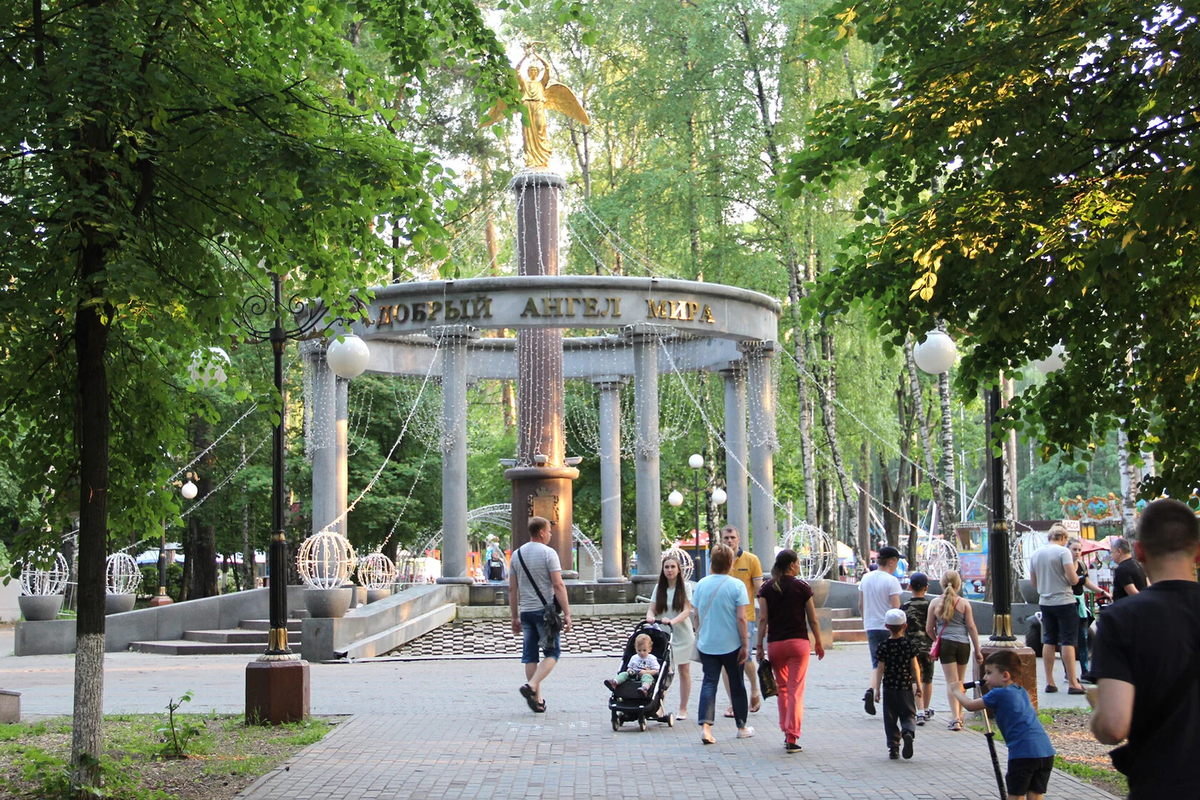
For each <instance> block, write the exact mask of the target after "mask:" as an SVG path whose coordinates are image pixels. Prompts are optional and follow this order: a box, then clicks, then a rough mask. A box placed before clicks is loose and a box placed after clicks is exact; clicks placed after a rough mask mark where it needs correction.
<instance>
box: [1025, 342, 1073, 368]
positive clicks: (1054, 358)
mask: <svg viewBox="0 0 1200 800" xmlns="http://www.w3.org/2000/svg"><path fill="white" fill-rule="evenodd" d="M1066 353H1067V348H1066V347H1064V346H1063V343H1062V342H1059V343H1058V344H1056V345H1054V347H1052V348H1050V355H1048V356H1046V357H1045V358H1043V359H1041V360H1040V361H1035V362H1033V366H1034V367H1035V368H1036V369H1037V371H1038V372H1040V373H1042V374H1043V375H1049V374H1050V373H1051V372H1058V371H1059V370H1060V369H1062V368H1063V367H1064V366H1066V363H1067V360H1066V358H1065V356H1066Z"/></svg>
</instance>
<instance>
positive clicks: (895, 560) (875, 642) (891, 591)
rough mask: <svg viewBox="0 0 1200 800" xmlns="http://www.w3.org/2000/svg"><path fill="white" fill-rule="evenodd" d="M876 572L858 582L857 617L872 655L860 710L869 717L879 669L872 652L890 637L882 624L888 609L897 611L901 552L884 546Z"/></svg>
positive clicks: (877, 559) (873, 710)
mask: <svg viewBox="0 0 1200 800" xmlns="http://www.w3.org/2000/svg"><path fill="white" fill-rule="evenodd" d="M875 563H876V564H878V565H879V569H875V570H872V571H871V572H868V573H867V574H866V575H863V577H862V580H860V581H859V582H858V613H859V614H861V615H862V621H863V630H865V631H866V632H867V647H868V649H869V650H870V651H871V681H872V683H871V688H869V689H867V691H866V694H864V695H863V708H864V709H866V712H867V713H868V714H874V713H875V686H874V680H875V668H876V667H877V666H878V665H879V661H878V660H877V659H876V656H875V651H876V650H877V649H878V648H879V645H880V643H881V642H885V641H887V639H888V637H890V636H891V635H892V634H891V632H890V631H889V630H888V629H887V625H886V624H885V623H884V616H885V615H886V614H887V612H888V609H890V608H899V607H900V581H898V580H896V567H897V565H898V564H899V563H900V551H899V550H897V549H896V548H894V547H891V546H887V547H881V548H879V557H878V558H876V559H875Z"/></svg>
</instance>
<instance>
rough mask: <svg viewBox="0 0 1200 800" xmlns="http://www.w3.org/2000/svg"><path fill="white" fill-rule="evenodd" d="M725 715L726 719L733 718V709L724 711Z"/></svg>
mask: <svg viewBox="0 0 1200 800" xmlns="http://www.w3.org/2000/svg"><path fill="white" fill-rule="evenodd" d="M725 716H726V717H727V718H728V719H733V717H734V713H733V709H732V708H731V709H729V710H728V711H726V712H725Z"/></svg>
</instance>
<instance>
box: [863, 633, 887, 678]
mask: <svg viewBox="0 0 1200 800" xmlns="http://www.w3.org/2000/svg"><path fill="white" fill-rule="evenodd" d="M890 638H892V632H891V631H889V630H887V629H886V628H885V629H884V630H881V631H878V630H876V631H867V649H868V650H870V651H871V668H872V669H874V668H875V667H878V666H879V657H878V656H877V655H876V651H878V650H879V645H881V644H882V643H884V642H886V641H887V640H888V639H890Z"/></svg>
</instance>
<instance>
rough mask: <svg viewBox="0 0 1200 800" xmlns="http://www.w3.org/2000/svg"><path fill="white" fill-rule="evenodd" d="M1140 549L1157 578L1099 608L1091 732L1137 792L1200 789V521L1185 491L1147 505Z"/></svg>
mask: <svg viewBox="0 0 1200 800" xmlns="http://www.w3.org/2000/svg"><path fill="white" fill-rule="evenodd" d="M1133 547H1134V551H1135V554H1136V555H1137V559H1138V561H1140V562H1142V565H1143V566H1144V567H1145V569H1146V575H1147V577H1148V578H1149V579H1150V580H1151V581H1153V584H1152V585H1150V586H1148V587H1147V588H1146V590H1145V591H1141V592H1138V593H1137V595H1135V596H1133V597H1126V598H1125V599H1124V600H1122V601H1121V602H1119V603H1115V604H1113V605H1112V606H1111V607H1110V608H1108V609H1106V610H1105V611H1104V613H1102V614H1101V615H1100V624H1099V631H1098V633H1097V637H1096V650H1095V653H1094V664H1093V667H1092V672H1093V674H1094V675H1095V676H1096V677H1097V679H1098V681H1099V683H1098V686H1097V688H1096V694H1095V710H1094V711H1093V713H1092V733H1093V734H1094V735H1095V737H1096V739H1097V740H1099V741H1101V742H1103V743H1105V744H1117V743H1119V742H1121V741H1123V740H1125V739H1128V742H1127V743H1126V744H1125V745H1124V746H1122V747H1118V748H1117V749H1116V750H1114V751H1112V760H1113V765H1114V766H1115V767H1116V768H1117V769H1118V770H1120V771H1121V772H1123V773H1124V774H1125V776H1126V777H1127V778H1128V779H1129V797H1130V800H1149V798H1176V797H1179V798H1183V797H1200V770H1197V769H1196V768H1195V765H1194V764H1193V762H1192V759H1193V758H1195V755H1196V753H1197V752H1200V584H1198V583H1197V582H1196V565H1197V563H1198V562H1200V521H1197V519H1196V516H1195V514H1193V513H1192V510H1191V509H1190V508H1188V507H1187V506H1186V505H1184V504H1183V503H1180V502H1179V501H1177V500H1156V501H1154V502H1153V503H1151V504H1150V505H1148V506H1146V510H1145V511H1143V512H1142V517H1141V521H1140V522H1139V524H1138V535H1137V541H1135V542H1134V545H1133Z"/></svg>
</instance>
